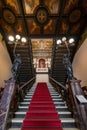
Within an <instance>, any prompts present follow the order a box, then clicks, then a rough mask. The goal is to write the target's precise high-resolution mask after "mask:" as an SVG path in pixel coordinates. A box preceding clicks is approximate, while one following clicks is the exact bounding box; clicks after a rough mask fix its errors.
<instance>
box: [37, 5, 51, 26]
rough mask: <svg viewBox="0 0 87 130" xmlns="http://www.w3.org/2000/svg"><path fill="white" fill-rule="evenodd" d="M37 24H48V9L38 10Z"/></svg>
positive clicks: (40, 8) (41, 8)
mask: <svg viewBox="0 0 87 130" xmlns="http://www.w3.org/2000/svg"><path fill="white" fill-rule="evenodd" d="M36 22H37V23H39V24H46V23H47V22H48V10H47V8H46V7H39V8H37V9H36Z"/></svg>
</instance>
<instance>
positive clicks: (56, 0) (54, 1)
mask: <svg viewBox="0 0 87 130" xmlns="http://www.w3.org/2000/svg"><path fill="white" fill-rule="evenodd" d="M44 3H45V5H47V6H48V8H49V10H50V12H51V13H52V14H57V13H58V11H59V4H60V0H51V1H49V0H44Z"/></svg>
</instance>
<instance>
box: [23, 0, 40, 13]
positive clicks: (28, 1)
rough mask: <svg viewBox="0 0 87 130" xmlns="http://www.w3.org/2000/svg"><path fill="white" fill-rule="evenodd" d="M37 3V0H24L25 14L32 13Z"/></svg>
mask: <svg viewBox="0 0 87 130" xmlns="http://www.w3.org/2000/svg"><path fill="white" fill-rule="evenodd" d="M38 5H39V0H24V8H25V13H26V14H34V10H35V8H36V7H37V6H38Z"/></svg>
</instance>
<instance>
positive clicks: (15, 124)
mask: <svg viewBox="0 0 87 130" xmlns="http://www.w3.org/2000/svg"><path fill="white" fill-rule="evenodd" d="M36 84H37V83H35V84H34V85H33V87H32V88H31V89H30V90H29V92H27V95H26V96H25V98H24V100H23V102H21V103H20V106H19V108H18V111H17V112H15V114H14V118H13V119H12V122H11V128H9V130H21V127H22V122H23V120H24V118H25V115H26V112H27V109H28V107H29V104H30V102H31V99H32V95H33V94H34V91H35V88H36ZM47 85H48V89H49V91H50V94H51V96H52V99H53V101H54V104H55V107H56V110H57V112H58V115H59V118H60V119H61V122H62V127H63V130H78V129H77V128H76V126H75V120H74V119H73V118H72V114H71V112H69V111H68V108H67V106H66V103H65V102H64V101H63V100H62V98H61V95H60V94H58V93H57V92H56V91H55V90H54V88H53V87H52V85H51V84H50V83H47Z"/></svg>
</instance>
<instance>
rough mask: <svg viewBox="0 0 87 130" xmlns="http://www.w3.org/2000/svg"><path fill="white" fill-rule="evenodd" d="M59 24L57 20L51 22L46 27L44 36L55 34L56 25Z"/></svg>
mask: <svg viewBox="0 0 87 130" xmlns="http://www.w3.org/2000/svg"><path fill="white" fill-rule="evenodd" d="M56 23H57V20H56V19H54V20H49V22H48V24H47V25H46V26H44V34H54V32H55V27H54V25H55V24H56Z"/></svg>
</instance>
